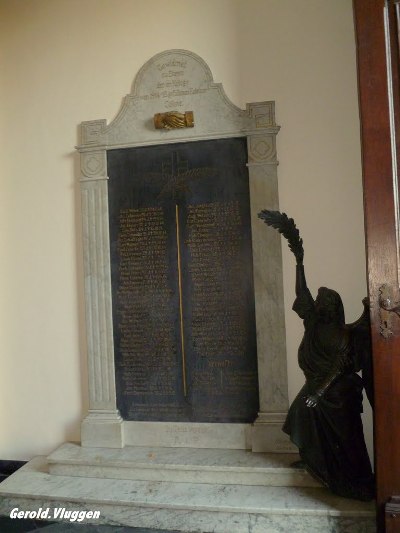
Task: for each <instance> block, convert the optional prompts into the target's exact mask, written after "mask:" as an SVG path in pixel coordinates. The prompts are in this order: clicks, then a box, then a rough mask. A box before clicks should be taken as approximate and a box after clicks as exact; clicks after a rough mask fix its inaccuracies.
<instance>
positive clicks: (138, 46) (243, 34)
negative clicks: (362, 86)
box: [0, 0, 371, 459]
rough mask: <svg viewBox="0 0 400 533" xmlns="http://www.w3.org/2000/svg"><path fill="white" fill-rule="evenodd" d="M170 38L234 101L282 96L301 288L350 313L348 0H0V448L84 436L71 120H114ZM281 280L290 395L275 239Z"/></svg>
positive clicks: (290, 322)
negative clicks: (323, 291)
mask: <svg viewBox="0 0 400 533" xmlns="http://www.w3.org/2000/svg"><path fill="white" fill-rule="evenodd" d="M168 48H186V49H189V50H191V51H193V52H195V53H197V54H199V55H200V56H201V57H202V58H203V59H204V60H205V61H206V62H207V63H208V65H209V66H210V68H211V70H212V72H213V74H214V79H215V81H218V82H222V83H223V84H224V88H225V90H226V92H227V94H228V96H229V97H230V98H231V99H232V101H233V102H234V103H235V104H237V105H239V106H241V107H244V106H245V104H246V102H252V101H259V100H275V101H276V109H277V121H278V123H279V124H280V125H281V126H282V130H281V132H280V134H279V136H278V157H279V160H280V166H279V168H278V173H279V182H280V202H281V208H282V210H284V211H286V212H287V213H289V214H290V216H293V217H294V218H295V220H296V222H297V224H298V226H299V227H300V229H301V233H302V236H303V238H304V241H305V249H306V259H305V264H306V270H307V274H308V280H309V285H310V288H311V289H312V291H313V292H315V291H316V289H317V288H318V287H319V286H320V285H327V286H329V287H332V288H334V289H336V290H338V291H339V292H340V293H341V294H342V296H343V300H344V304H345V308H346V311H347V320H348V321H352V320H354V319H355V318H357V316H358V314H360V312H361V307H362V306H361V299H362V298H363V296H364V295H365V294H366V282H365V257H364V234H363V213H362V187H361V167H360V143H359V123H358V108H357V87H356V65H355V45H354V35H353V20H352V2H351V0H168V1H165V0H0V76H1V77H0V97H1V99H0V119H1V121H0V124H1V125H0V128H1V129H0V161H1V163H0V165H1V167H0V168H1V174H0V250H1V255H0V257H1V260H0V294H1V299H0V324H1V326H0V358H1V359H0V361H1V365H0V369H1V370H0V372H1V374H0V376H1V387H0V424H1V425H0V427H1V432H0V458H3V459H29V458H30V457H32V456H33V455H35V454H46V453H48V452H50V451H51V450H52V449H54V448H55V447H56V446H57V445H58V444H59V443H61V442H64V441H65V440H79V433H80V420H81V418H82V416H83V415H84V414H85V412H86V409H87V386H86V379H87V373H86V364H85V342H84V317H83V295H82V257H81V241H80V219H79V216H80V206H79V196H78V194H77V193H78V191H77V179H78V165H77V156H76V154H75V152H74V146H75V145H76V144H77V142H78V130H77V126H78V124H79V123H80V122H81V121H83V120H92V119H98V118H107V120H108V121H110V120H112V119H113V118H114V117H115V115H116V113H117V112H118V110H119V107H120V103H121V98H122V97H123V96H124V95H125V94H126V93H128V92H129V91H130V88H131V84H132V81H133V78H134V76H135V74H136V72H137V71H138V69H139V68H140V67H141V66H142V64H143V63H144V62H145V61H147V60H148V59H150V58H151V57H152V56H153V55H154V54H156V53H158V52H160V51H162V50H164V49H168ZM284 280H285V305H286V320H287V345H288V362H289V392H290V398H291V399H292V398H293V397H294V396H295V394H296V393H297V391H298V389H299V388H300V387H301V385H302V383H303V377H302V374H301V372H300V371H299V369H298V367H297V346H298V344H299V341H300V338H301V334H302V324H301V322H300V320H299V319H298V318H297V317H296V315H295V314H294V313H293V312H292V311H291V304H292V300H293V296H294V261H293V258H292V257H291V256H290V254H289V252H288V251H287V248H286V245H285V244H284ZM368 424H369V425H370V421H369V422H368ZM368 431H369V437H368V438H369V441H370V440H371V435H370V428H369V430H368Z"/></svg>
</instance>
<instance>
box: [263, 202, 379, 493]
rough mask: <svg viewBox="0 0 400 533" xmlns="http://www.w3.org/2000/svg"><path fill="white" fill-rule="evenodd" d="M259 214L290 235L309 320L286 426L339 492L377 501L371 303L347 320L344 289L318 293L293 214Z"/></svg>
mask: <svg viewBox="0 0 400 533" xmlns="http://www.w3.org/2000/svg"><path fill="white" fill-rule="evenodd" d="M258 216H259V218H261V219H262V220H264V222H265V223H266V224H267V225H269V226H272V227H274V228H275V229H277V230H278V231H279V232H280V233H282V235H283V236H284V237H285V238H286V239H287V240H288V243H289V247H290V249H291V251H292V252H293V253H294V255H295V257H296V263H297V265H296V299H295V302H294V304H293V310H294V311H295V312H296V313H297V314H298V315H299V317H300V318H301V319H302V320H303V325H304V335H303V339H302V341H301V344H300V347H299V350H298V362H299V366H300V368H301V369H302V371H303V373H304V376H305V379H306V382H305V384H304V386H303V387H302V389H301V390H300V392H299V394H298V395H297V397H296V398H295V400H294V401H293V403H292V405H291V406H290V409H289V412H288V415H287V418H286V421H285V424H284V426H283V430H284V431H285V432H286V433H288V434H289V436H290V438H291V440H292V442H293V443H294V444H295V445H296V446H297V447H298V448H299V454H300V457H301V460H302V463H303V464H304V466H305V468H306V469H307V470H308V471H309V472H310V473H311V474H312V475H313V476H314V477H316V478H317V479H319V480H320V481H321V482H322V483H323V484H324V485H326V486H327V487H329V488H330V489H331V490H332V492H334V493H336V494H338V495H340V496H344V497H348V498H356V499H360V500H371V499H372V498H373V497H374V481H373V474H372V469H371V463H370V459H369V456H368V452H367V448H366V445H365V440H364V433H363V426H362V421H361V413H362V390H363V387H365V390H366V392H367V396H368V399H369V401H370V402H371V404H372V403H373V392H372V365H371V341H370V329H369V310H368V303H367V301H366V300H365V301H363V303H364V313H363V314H362V316H361V317H360V319H359V320H357V321H356V322H354V323H353V324H346V323H345V316H344V308H343V303H342V299H341V297H340V296H339V294H338V293H337V292H336V291H334V290H332V289H328V288H326V287H321V288H320V289H319V290H318V295H317V297H316V299H315V300H314V299H313V297H312V295H311V292H310V290H309V288H308V287H307V283H306V278H305V273H304V266H303V257H304V250H303V241H302V239H301V238H300V235H299V231H298V229H297V228H296V225H295V224H294V221H293V219H290V218H288V217H287V215H286V214H285V213H280V212H279V211H268V210H264V211H261V212H260V213H259V215H258ZM359 371H361V372H362V377H360V375H359V374H358V372H359Z"/></svg>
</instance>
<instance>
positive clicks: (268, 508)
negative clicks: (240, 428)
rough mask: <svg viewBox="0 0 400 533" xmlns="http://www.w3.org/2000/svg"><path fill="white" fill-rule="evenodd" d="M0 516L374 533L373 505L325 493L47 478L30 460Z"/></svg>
mask: <svg viewBox="0 0 400 533" xmlns="http://www.w3.org/2000/svg"><path fill="white" fill-rule="evenodd" d="M0 496H1V497H0V513H1V514H3V515H6V516H7V515H8V516H9V514H10V511H11V509H13V508H16V507H17V508H18V509H20V510H24V511H37V510H38V509H39V508H42V509H46V508H49V509H50V512H49V517H48V518H49V519H53V518H54V517H53V514H52V513H53V512H54V509H55V508H65V509H67V510H68V511H82V510H92V511H99V512H100V518H99V519H97V520H93V519H89V520H86V523H97V524H110V525H115V526H116V525H118V526H120V525H121V526H123V525H124V526H133V527H143V528H159V529H167V530H178V531H186V532H202V533H209V532H213V533H249V532H251V533H282V532H287V531H293V532H296V533H339V532H343V531H346V533H374V532H375V531H376V529H375V510H374V505H373V503H363V502H358V501H354V500H347V499H344V498H340V497H337V496H333V495H332V494H331V493H330V492H329V491H328V490H326V489H325V488H315V487H314V488H313V487H271V486H246V485H221V484H205V483H172V482H166V481H137V480H125V479H99V478H83V477H76V476H61V475H51V474H49V473H48V464H47V461H46V459H44V458H36V459H33V460H32V461H30V462H29V463H28V464H27V465H25V466H24V467H23V468H21V469H20V470H18V471H17V472H16V473H15V474H13V475H12V476H11V477H9V478H8V479H7V480H6V481H4V482H3V483H2V484H1V485H0Z"/></svg>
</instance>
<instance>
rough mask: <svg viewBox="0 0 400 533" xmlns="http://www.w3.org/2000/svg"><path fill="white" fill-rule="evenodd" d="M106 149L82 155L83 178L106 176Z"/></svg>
mask: <svg viewBox="0 0 400 533" xmlns="http://www.w3.org/2000/svg"><path fill="white" fill-rule="evenodd" d="M106 168H107V161H106V151H105V150H98V151H96V152H86V153H83V154H82V156H81V171H82V177H83V178H86V179H87V178H89V179H90V178H99V177H104V178H105V177H106V176H107V172H106Z"/></svg>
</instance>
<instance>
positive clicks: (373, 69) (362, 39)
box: [353, 0, 400, 531]
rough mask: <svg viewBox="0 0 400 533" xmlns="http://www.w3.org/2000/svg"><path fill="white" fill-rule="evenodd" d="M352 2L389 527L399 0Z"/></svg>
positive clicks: (396, 437) (399, 438) (397, 328)
mask: <svg viewBox="0 0 400 533" xmlns="http://www.w3.org/2000/svg"><path fill="white" fill-rule="evenodd" d="M353 5H354V19H355V30H356V41H357V59H358V77H359V99H360V118H361V136H362V163H363V180H364V206H365V228H366V246H367V265H368V288H369V297H370V302H371V320H372V342H373V363H374V388H375V426H374V427H375V430H374V431H375V471H376V479H377V504H378V524H379V531H384V530H385V506H386V503H387V502H388V501H389V500H390V499H391V498H392V497H393V496H396V495H399V494H400V317H399V316H398V315H397V314H396V312H395V311H388V310H387V309H388V308H395V310H396V307H397V306H396V303H397V302H398V301H399V300H400V297H399V278H400V275H399V272H400V260H399V240H400V236H399V195H398V183H397V175H398V174H399V172H398V171H399V162H400V150H399V147H400V144H399V143H400V131H399V40H398V27H399V25H398V22H399V7H400V5H399V4H398V0H397V1H394V0H354V1H353ZM399 175H400V174H399ZM384 308H386V309H384ZM397 311H398V312H399V310H398V309H397ZM394 501H395V500H394ZM391 509H392V511H393V507H391ZM387 510H388V513H387V514H386V516H387V531H392V530H393V529H392V525H391V520H396V516H395V515H396V513H395V512H392V511H391V512H389V510H390V509H389V507H388V509H387ZM392 515H394V516H392ZM393 531H394V530H393ZM396 531H398V530H397V529H396Z"/></svg>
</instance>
